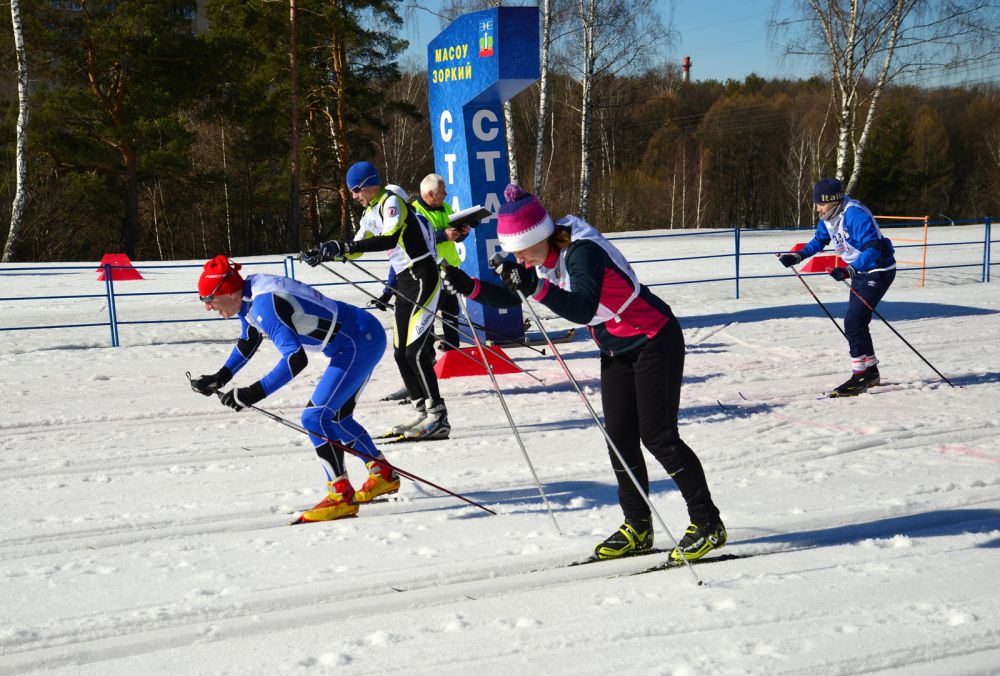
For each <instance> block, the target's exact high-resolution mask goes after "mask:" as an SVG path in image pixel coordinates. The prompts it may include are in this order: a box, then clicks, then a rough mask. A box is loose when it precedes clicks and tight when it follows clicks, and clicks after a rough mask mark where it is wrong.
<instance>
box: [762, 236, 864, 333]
mask: <svg viewBox="0 0 1000 676" xmlns="http://www.w3.org/2000/svg"><path fill="white" fill-rule="evenodd" d="M774 255H775V256H780V255H781V254H774ZM788 269H789V270H791V271H792V272H794V273H795V276H796V277H798V278H799V281H800V282H802V286H804V287H806V291H808V292H809V295H810V296H812V297H813V300H814V301H816V302H817V303H819V306H820V307H821V308H823V312H825V313H826V316H827V317H829V318H830V321H831V322H833V325H834V326H836V327H837V330H838V331H840V335H842V336H843V337H844V340H847V334H846V333H844V329H842V328H840V324H838V323H837V320H836V319H834V318H833V315H832V314H830V311H829V310H827V309H826V306H825V305H823V301H821V300H820V299H819V298H817V297H816V294H815V293H813V290H812V289H811V288H810V287H809V285H808V284H806V280H805V279H803V278H802V275H800V274H799V271H798V270H796V269H795V266H794V265H790V266H788Z"/></svg>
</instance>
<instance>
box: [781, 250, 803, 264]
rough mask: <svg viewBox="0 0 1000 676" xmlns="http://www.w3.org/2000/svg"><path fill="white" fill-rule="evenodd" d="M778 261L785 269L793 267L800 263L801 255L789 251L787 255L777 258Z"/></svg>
mask: <svg viewBox="0 0 1000 676" xmlns="http://www.w3.org/2000/svg"><path fill="white" fill-rule="evenodd" d="M778 260H779V261H780V262H781V264H782V265H784V266H785V267H786V268H790V267H792V266H793V265H798V264H799V263H801V262H802V254H797V253H795V252H794V251H789V252H788V253H783V254H781V255H779V256H778Z"/></svg>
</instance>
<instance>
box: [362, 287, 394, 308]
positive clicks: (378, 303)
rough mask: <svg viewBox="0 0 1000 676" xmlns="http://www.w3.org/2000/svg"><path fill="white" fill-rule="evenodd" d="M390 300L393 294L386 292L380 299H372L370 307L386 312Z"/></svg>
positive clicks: (369, 302)
mask: <svg viewBox="0 0 1000 676" xmlns="http://www.w3.org/2000/svg"><path fill="white" fill-rule="evenodd" d="M390 300H392V292H391V291H386V292H385V293H383V294H382V295H381V296H379V297H378V298H372V299H371V300H370V301H368V307H373V308H375V309H377V310H381V311H382V312H385V311H386V310H388V309H389V301H390Z"/></svg>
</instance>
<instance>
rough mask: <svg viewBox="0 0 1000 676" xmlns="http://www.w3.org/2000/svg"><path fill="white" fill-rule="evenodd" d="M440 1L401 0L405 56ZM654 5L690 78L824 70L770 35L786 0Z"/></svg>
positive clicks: (989, 71) (998, 72)
mask: <svg viewBox="0 0 1000 676" xmlns="http://www.w3.org/2000/svg"><path fill="white" fill-rule="evenodd" d="M444 4H445V3H444V2H443V1H442V0H404V6H406V7H410V9H409V10H407V11H406V13H405V14H406V18H407V27H406V29H405V31H404V35H403V36H402V37H404V38H405V39H406V40H408V41H409V42H410V47H409V49H408V50H407V52H406V55H405V58H406V59H410V60H414V61H416V62H417V63H418V65H420V66H422V65H423V64H424V62H425V61H424V60H425V59H426V49H427V44H428V43H429V42H430V41H431V40H432V39H433V38H434V37H435V36H436V35H437V34H438V32H440V31H441V30H442V25H441V19H440V16H439V13H440V12H441V8H442V7H443V5H444ZM654 6H655V7H656V8H657V11H658V12H659V14H660V18H661V20H662V21H663V23H664V24H669V25H671V26H672V28H673V32H674V36H675V40H674V44H673V46H672V47H670V48H668V49H665V50H664V53H663V54H662V55H661V61H663V62H666V63H674V64H676V66H677V68H678V69H680V65H681V61H682V59H683V57H684V56H690V57H691V61H692V64H693V66H692V70H691V77H692V79H693V80H709V79H714V80H720V81H725V80H729V79H737V80H742V79H744V78H746V76H748V75H750V74H751V73H756V74H757V75H760V76H762V77H765V78H769V79H770V78H777V77H782V78H803V79H804V78H808V77H811V76H813V75H815V74H817V73H820V74H822V73H825V69H824V67H823V66H822V64H818V63H816V62H815V61H811V60H806V59H801V58H800V59H792V58H783V47H782V45H781V44H778V43H777V42H776V41H775V40H774V39H773V36H771V35H770V31H769V30H768V25H769V22H770V20H771V19H772V18H781V17H783V16H788V15H789V13H790V11H791V3H790V2H789V0H739V1H736V0H698V1H697V2H692V1H687V2H685V1H683V0H681V1H679V2H670V1H669V0H655V3H654ZM671 17H672V20H671ZM998 79H1000V62H998V61H997V60H995V59H994V60H992V61H991V62H989V63H979V64H973V65H971V66H969V67H966V68H964V69H962V70H961V71H959V72H955V73H949V74H948V75H943V76H936V77H928V76H927V75H926V74H925V75H923V76H921V80H920V82H921V84H923V85H925V86H940V85H944V84H958V83H969V82H982V81H984V80H992V81H996V80H998Z"/></svg>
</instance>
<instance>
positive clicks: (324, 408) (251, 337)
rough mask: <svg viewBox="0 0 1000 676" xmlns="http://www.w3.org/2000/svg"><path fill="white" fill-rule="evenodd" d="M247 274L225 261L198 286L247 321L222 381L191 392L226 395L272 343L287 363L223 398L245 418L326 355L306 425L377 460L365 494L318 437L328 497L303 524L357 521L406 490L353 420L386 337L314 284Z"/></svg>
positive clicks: (196, 383)
mask: <svg viewBox="0 0 1000 676" xmlns="http://www.w3.org/2000/svg"><path fill="white" fill-rule="evenodd" d="M240 267H241V266H240V264H239V263H233V262H231V261H230V260H229V259H228V258H226V257H225V256H216V257H215V258H213V259H212V260H210V261H208V262H207V263H205V267H204V271H203V272H202V274H201V278H200V279H199V280H198V294H199V299H200V300H201V301H202V302H203V303H204V304H205V309H206V310H209V311H215V312H218V313H219V314H220V315H222V317H223V318H225V319H229V318H230V317H234V316H235V317H239V319H240V323H241V324H242V327H243V330H242V333H241V335H240V338H239V340H238V341H237V342H236V345H235V347H234V348H233V350H232V352H231V353H230V355H229V358H228V359H227V360H226V363H225V365H224V366H223V367H222V368H221V369H219V371H218V372H216V373H214V374H210V375H203V376H200V377H198V378H193V379H192V380H191V387H192V388H193V389H194V390H195V391H197V392H200V393H201V394H204V395H206V396H209V395H212V394H214V393H216V392H217V391H218V390H220V389H222V388H223V387H224V386H225V385H226V384H227V383H228V382H229V381H230V380H232V378H233V376H234V375H236V374H237V373H239V371H240V369H242V368H243V367H244V366H246V364H247V362H248V361H250V358H251V357H253V355H254V353H255V352H256V351H257V348H258V347H260V344H261V342H262V341H263V339H264V336H267V337H269V338H270V339H271V341H272V342H273V343H274V346H275V347H276V348H277V349H278V351H279V352H280V353H281V360H280V361H279V362H278V363H277V364H275V366H274V368H273V369H271V371H270V372H269V373H268V374H267V375H265V376H264V377H262V378H261V379H260V380H258V381H256V382H254V383H253V384H251V385H249V386H247V387H240V388H235V389H232V390H229V391H228V392H226V393H225V394H223V395H222V403H223V404H225V405H226V406H229V407H231V408H233V409H235V410H237V411H241V410H243V409H244V408H245V407H247V406H252V405H254V404H256V403H257V402H259V401H261V400H262V399H264V398H265V397H267V396H269V395H271V394H273V393H274V392H275V391H276V390H278V389H279V388H281V387H282V386H284V385H286V384H288V382H289V381H291V380H292V378H294V377H295V376H296V375H298V374H299V373H301V372H302V370H303V369H304V368H305V367H306V364H307V362H308V359H307V357H306V351H307V350H308V351H313V352H319V353H321V354H322V357H323V358H325V359H328V360H329V364H328V366H327V367H326V371H325V372H324V373H323V376H322V378H320V381H319V385H317V386H316V390H315V391H314V392H313V395H312V397H311V398H310V400H309V403H308V404H307V405H306V408H305V410H304V411H303V412H302V426H303V427H305V428H306V429H307V430H309V431H311V432H315V433H316V434H319V435H322V436H323V437H327V438H328V439H333V440H335V441H338V442H340V443H341V444H344V445H345V446H350V447H351V448H353V449H355V450H357V451H358V452H359V453H360V454H361V455H362V456H364V457H366V458H370V460H369V461H368V462H367V463H366V466H367V468H368V472H369V474H368V478H367V480H366V481H365V483H364V485H363V486H362V487H361V490H359V491H357V492H355V491H354V489H353V488H352V487H351V483H350V481H349V480H348V477H347V469H346V467H345V465H344V451H343V450H342V449H340V448H337V447H336V446H334V445H332V444H330V443H329V442H328V441H327V440H326V439H323V438H322V437H320V436H315V435H313V434H310V435H309V436H310V439H311V440H312V442H313V445H314V446H315V448H316V455H317V456H319V459H320V462H321V463H322V465H323V469H324V471H325V472H326V479H327V497H326V498H324V499H323V501H322V502H320V503H319V504H317V505H316V506H315V507H313V508H312V509H310V510H307V511H306V512H304V513H303V514H302V515H301V517H299V521H300V522H310V521H330V520H333V519H341V518H345V517H351V516H355V515H356V514H357V513H358V504H359V503H365V502H370V501H371V500H372V499H374V498H375V497H377V496H380V495H387V494H390V493H395V492H396V491H398V490H399V477H398V476H397V475H396V473H395V471H393V469H392V467H391V466H389V465H388V464H386V460H385V456H384V455H383V454H382V453H381V452H379V450H378V449H377V448H376V447H375V444H374V442H373V441H372V438H371V436H370V435H369V434H368V432H367V431H366V430H365V428H364V427H362V426H361V424H360V423H359V422H358V421H356V420H355V419H354V417H353V415H352V414H353V412H354V407H355V405H356V404H357V401H358V398H359V397H360V396H361V392H362V390H363V389H364V387H365V385H366V384H367V383H368V379H369V378H370V377H371V373H372V371H373V370H374V368H375V365H376V364H378V362H379V360H380V359H381V358H382V355H383V354H384V353H385V345H386V338H385V331H384V330H383V329H382V326H381V324H380V323H379V322H378V320H376V319H375V318H374V317H372V316H371V315H370V314H368V313H367V312H365V311H363V310H361V309H359V308H356V307H354V306H353V305H349V304H347V303H344V302H341V301H338V300H332V299H330V298H327V297H326V296H324V295H322V294H321V293H319V292H318V291H317V290H316V289H314V288H312V287H311V286H309V285H307V284H303V283H302V282H298V281H296V280H294V279H290V278H288V277H279V276H276V275H266V274H255V275H248V276H247V278H246V279H243V277H242V276H241V275H240V273H239V270H240Z"/></svg>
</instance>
